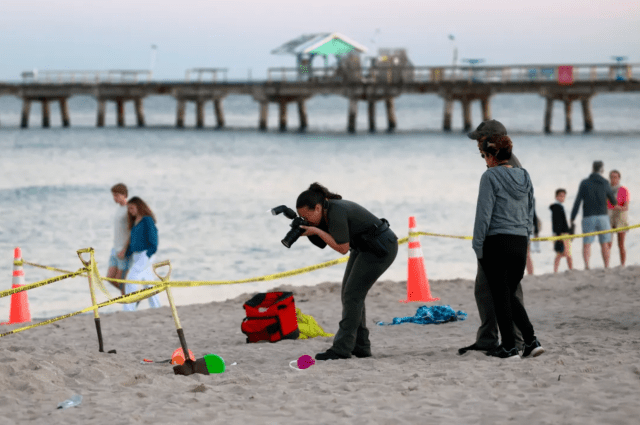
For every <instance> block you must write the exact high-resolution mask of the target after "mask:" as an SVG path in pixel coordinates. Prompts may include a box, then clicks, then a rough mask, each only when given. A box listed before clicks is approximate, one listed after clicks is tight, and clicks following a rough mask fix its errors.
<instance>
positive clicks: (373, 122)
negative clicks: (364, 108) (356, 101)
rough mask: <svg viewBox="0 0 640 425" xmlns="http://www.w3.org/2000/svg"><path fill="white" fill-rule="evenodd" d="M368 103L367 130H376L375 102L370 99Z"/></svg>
mask: <svg viewBox="0 0 640 425" xmlns="http://www.w3.org/2000/svg"><path fill="white" fill-rule="evenodd" d="M368 104H369V131H370V132H372V133H373V132H375V131H376V102H375V101H374V100H370V101H369V102H368Z"/></svg>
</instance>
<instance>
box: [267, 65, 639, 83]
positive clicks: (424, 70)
mask: <svg viewBox="0 0 640 425" xmlns="http://www.w3.org/2000/svg"><path fill="white" fill-rule="evenodd" d="M631 79H640V64H588V65H567V66H562V65H540V64H536V65H517V66H482V67H481V66H455V67H454V66H446V67H428V66H416V67H400V66H395V67H394V66H390V67H369V68H360V69H343V68H339V67H324V68H310V69H306V70H300V69H299V68H269V69H268V70H267V80H268V81H269V82H272V81H289V82H293V81H349V80H351V81H353V80H356V81H362V82H371V83H394V82H395V83H397V82H425V83H438V82H442V81H455V82H463V81H467V82H470V83H473V82H478V83H488V82H496V83H500V82H503V83H513V82H523V83H525V82H543V81H550V82H552V81H553V82H561V83H562V82H566V83H572V82H574V81H629V80H631Z"/></svg>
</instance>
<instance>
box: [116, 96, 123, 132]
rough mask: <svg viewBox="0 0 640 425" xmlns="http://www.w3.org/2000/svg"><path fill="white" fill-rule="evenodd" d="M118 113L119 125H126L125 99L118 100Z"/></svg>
mask: <svg viewBox="0 0 640 425" xmlns="http://www.w3.org/2000/svg"><path fill="white" fill-rule="evenodd" d="M116 105H117V114H118V127H124V100H122V99H118V100H116Z"/></svg>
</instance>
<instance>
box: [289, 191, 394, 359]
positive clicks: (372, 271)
mask: <svg viewBox="0 0 640 425" xmlns="http://www.w3.org/2000/svg"><path fill="white" fill-rule="evenodd" d="M296 209H297V210H298V214H299V215H300V217H302V218H304V219H305V220H307V222H308V223H309V226H303V225H302V226H300V227H301V228H302V229H304V230H305V232H304V233H303V234H302V236H308V237H309V240H310V241H311V242H312V243H313V244H314V245H316V246H318V247H319V248H324V247H325V246H327V245H329V246H330V247H331V248H333V249H334V250H336V251H338V252H339V253H340V254H346V253H347V252H349V251H351V254H350V257H349V261H348V263H347V268H346V270H345V272H344V278H343V280H342V320H340V324H339V329H338V332H337V333H336V336H335V338H334V340H333V346H332V347H331V348H330V349H328V350H327V351H326V352H324V353H318V354H316V356H315V358H316V360H337V359H347V358H349V357H351V355H352V354H353V355H354V356H356V357H359V358H362V357H371V343H370V341H369V330H368V329H367V326H366V315H365V306H364V300H365V297H366V296H367V292H369V289H371V287H372V286H373V284H374V283H375V282H376V280H378V278H379V277H380V276H381V275H382V273H384V272H385V271H386V270H387V269H388V268H389V266H390V265H391V264H392V263H393V260H395V258H396V255H397V254H398V238H397V237H396V235H395V234H394V233H393V231H391V229H390V228H389V222H388V221H387V220H385V219H379V218H377V217H376V216H374V215H373V214H371V213H370V212H369V211H367V210H366V209H365V208H363V207H361V206H360V205H358V204H356V203H355V202H351V201H347V200H344V199H342V196H340V195H337V194H335V193H331V192H329V190H328V189H327V188H326V187H324V186H322V185H320V184H319V183H313V184H312V185H311V186H309V189H308V190H305V191H304V192H302V193H301V194H300V196H298V200H297V201H296Z"/></svg>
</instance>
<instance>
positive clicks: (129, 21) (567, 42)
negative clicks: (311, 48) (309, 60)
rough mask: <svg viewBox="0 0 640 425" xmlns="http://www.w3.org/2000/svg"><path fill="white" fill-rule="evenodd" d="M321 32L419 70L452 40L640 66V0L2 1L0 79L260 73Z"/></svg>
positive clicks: (536, 59)
mask: <svg viewBox="0 0 640 425" xmlns="http://www.w3.org/2000/svg"><path fill="white" fill-rule="evenodd" d="M317 32H340V33H342V34H344V35H346V36H348V37H350V38H352V39H353V40H355V41H357V42H359V43H361V44H363V45H364V46H366V47H367V48H368V49H369V51H368V52H367V53H366V54H365V56H370V55H375V53H376V52H377V49H378V48H380V47H383V48H384V47H387V48H405V49H406V50H407V53H408V56H409V59H410V60H411V61H412V63H413V64H414V65H416V66H437V65H450V64H451V63H452V57H453V53H452V52H453V48H454V43H455V47H456V48H457V50H458V58H459V59H460V60H462V59H483V60H484V64H486V65H505V64H543V63H544V64H559V63H566V64H583V63H609V62H612V59H611V56H626V57H628V61H629V62H631V63H640V0H628V1H627V0H530V1H526V2H525V1H519V0H485V1H479V0H451V1H449V2H444V1H434V0H404V1H400V2H398V1H384V2H383V1H377V2H376V1H374V0H369V1H362V0H324V1H308V0H306V1H299V0H271V1H269V0H208V1H204V0H180V1H175V0H173V1H169V0H154V1H149V0H108V1H103V0H89V1H86V0H57V1H56V0H0V81H17V80H19V79H20V74H21V73H22V72H23V71H28V70H33V69H38V70H109V69H149V68H150V67H151V66H152V62H153V72H154V78H156V79H162V80H180V79H183V78H184V75H185V71H186V70H187V69H190V68H201V67H212V68H227V69H228V70H229V71H228V76H229V78H230V79H245V78H248V75H249V72H250V73H251V76H252V78H253V79H260V78H265V77H266V73H267V68H269V67H293V66H295V58H294V57H293V56H288V55H273V54H271V53H270V52H271V50H273V49H275V48H276V47H279V46H280V45H282V44H284V43H285V42H287V41H289V40H291V39H294V38H296V37H298V36H299V35H302V34H308V33H317ZM450 34H451V35H453V36H454V38H455V41H453V42H452V41H451V40H450V39H449V35H450ZM152 45H155V46H156V49H155V60H152V50H153V49H152V47H151V46H152ZM316 60H317V61H318V63H316V62H314V65H315V66H319V65H321V63H322V61H321V59H316Z"/></svg>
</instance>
